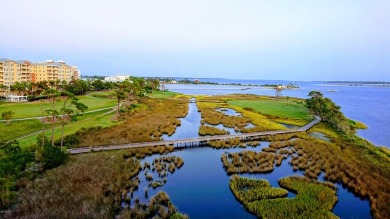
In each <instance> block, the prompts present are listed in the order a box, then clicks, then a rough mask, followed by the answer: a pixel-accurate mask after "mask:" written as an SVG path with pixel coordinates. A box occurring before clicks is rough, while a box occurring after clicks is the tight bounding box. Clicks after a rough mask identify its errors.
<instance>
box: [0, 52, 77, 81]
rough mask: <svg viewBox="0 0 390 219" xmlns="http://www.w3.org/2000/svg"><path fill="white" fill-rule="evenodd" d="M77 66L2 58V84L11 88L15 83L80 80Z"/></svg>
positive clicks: (60, 62) (48, 61) (62, 62)
mask: <svg viewBox="0 0 390 219" xmlns="http://www.w3.org/2000/svg"><path fill="white" fill-rule="evenodd" d="M79 75H80V73H79V70H78V68H77V67H76V66H71V65H67V64H66V63H65V62H64V61H56V62H55V61H53V60H47V61H45V62H34V63H33V62H30V61H27V60H21V61H13V60H10V59H4V58H0V84H2V85H5V86H8V87H9V86H11V85H12V84H14V83H15V82H17V81H18V82H38V81H55V80H60V81H66V82H70V81H71V80H72V79H75V80H76V79H78V78H79Z"/></svg>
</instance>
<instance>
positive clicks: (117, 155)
mask: <svg viewBox="0 0 390 219" xmlns="http://www.w3.org/2000/svg"><path fill="white" fill-rule="evenodd" d="M172 150H173V147H151V148H137V149H128V150H121V151H114V152H99V153H90V154H82V155H77V156H72V157H70V160H69V161H68V162H67V163H66V164H65V165H62V166H60V167H57V168H55V169H52V170H50V171H47V172H46V173H45V174H44V175H42V176H41V177H40V178H37V179H36V180H34V181H29V180H23V179H22V180H19V182H18V187H19V188H20V190H19V192H18V197H17V200H18V201H17V203H16V204H15V206H14V207H13V211H12V213H11V214H9V215H6V218H112V217H114V216H115V215H118V214H119V213H120V212H121V207H120V201H121V195H122V193H123V191H124V190H128V189H129V188H133V189H134V188H137V187H138V185H139V179H138V180H137V177H135V176H136V175H137V174H138V173H139V171H140V170H141V169H142V167H141V165H140V162H139V161H138V159H137V158H143V157H145V156H148V155H151V154H153V153H166V152H169V151H172ZM136 156H137V158H136ZM134 177H135V178H134ZM131 179H133V180H131Z"/></svg>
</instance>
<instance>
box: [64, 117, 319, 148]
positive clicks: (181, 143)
mask: <svg viewBox="0 0 390 219" xmlns="http://www.w3.org/2000/svg"><path fill="white" fill-rule="evenodd" d="M320 121H321V118H320V117H318V116H316V118H315V119H314V120H313V121H311V122H310V123H308V124H307V125H305V126H303V127H300V128H297V129H290V130H277V131H265V132H254V133H245V134H234V135H215V136H205V137H196V138H184V139H178V140H168V141H155V142H141V143H129V144H122V145H105V146H96V147H83V148H72V149H68V152H69V153H70V154H82V153H89V152H94V151H110V150H120V149H128V148H141V147H156V146H174V147H176V148H183V147H196V146H202V145H207V144H208V142H210V141H216V140H229V139H235V138H238V139H240V140H241V141H251V140H256V139H258V138H259V137H261V136H267V135H277V134H290V133H299V132H306V131H307V130H308V129H310V128H311V127H313V126H315V125H316V124H318V123H319V122H320Z"/></svg>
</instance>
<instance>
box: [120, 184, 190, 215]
mask: <svg viewBox="0 0 390 219" xmlns="http://www.w3.org/2000/svg"><path fill="white" fill-rule="evenodd" d="M116 218H118V219H127V218H162V219H168V218H176V219H185V218H188V216H187V215H183V214H181V213H180V212H178V210H177V208H176V207H175V206H174V204H173V203H172V202H171V200H170V199H169V196H168V195H167V194H166V193H165V192H163V191H160V192H158V193H157V194H156V195H155V196H154V197H152V198H151V199H150V202H149V204H148V205H147V204H141V203H139V202H138V203H136V205H135V206H134V207H133V208H130V209H126V210H123V211H122V212H121V213H120V214H119V215H118V216H117V217H116Z"/></svg>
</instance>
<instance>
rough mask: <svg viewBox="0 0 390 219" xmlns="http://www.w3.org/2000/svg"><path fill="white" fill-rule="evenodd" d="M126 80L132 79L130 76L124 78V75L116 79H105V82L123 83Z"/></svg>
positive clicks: (115, 77)
mask: <svg viewBox="0 0 390 219" xmlns="http://www.w3.org/2000/svg"><path fill="white" fill-rule="evenodd" d="M126 79H130V76H124V75H118V76H114V77H105V78H104V81H109V82H122V81H124V80H126Z"/></svg>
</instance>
